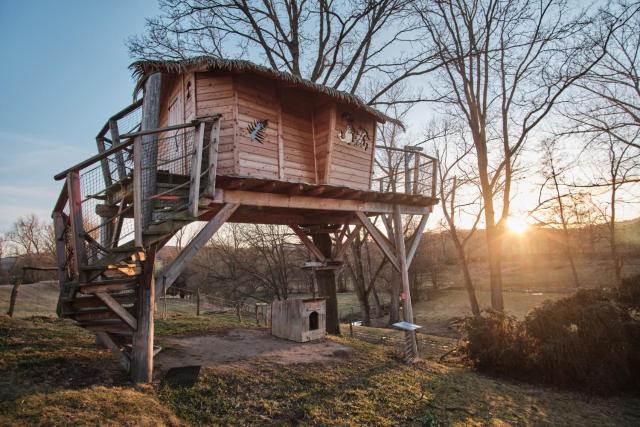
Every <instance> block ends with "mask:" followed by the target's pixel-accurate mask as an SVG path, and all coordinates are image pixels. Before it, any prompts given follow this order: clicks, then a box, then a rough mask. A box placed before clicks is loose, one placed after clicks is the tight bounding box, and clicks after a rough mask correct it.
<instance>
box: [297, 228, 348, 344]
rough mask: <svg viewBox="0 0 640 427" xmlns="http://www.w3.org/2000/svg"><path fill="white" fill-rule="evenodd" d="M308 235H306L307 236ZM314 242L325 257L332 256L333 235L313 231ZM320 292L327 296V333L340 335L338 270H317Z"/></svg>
mask: <svg viewBox="0 0 640 427" xmlns="http://www.w3.org/2000/svg"><path fill="white" fill-rule="evenodd" d="M305 237H306V236H305ZM311 238H312V239H313V244H314V246H315V247H317V248H318V249H319V250H320V251H321V253H322V255H323V256H324V257H325V258H330V257H331V252H332V250H331V246H332V244H331V237H329V234H327V233H326V232H325V233H323V232H318V233H313V234H312V235H311ZM314 274H315V275H317V276H316V279H317V283H318V294H319V295H320V296H321V297H325V298H327V302H326V310H327V317H326V322H327V323H326V329H327V333H329V334H332V335H340V316H339V313H338V296H337V294H336V270H316V271H314Z"/></svg>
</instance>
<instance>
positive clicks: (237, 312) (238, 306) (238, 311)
mask: <svg viewBox="0 0 640 427" xmlns="http://www.w3.org/2000/svg"><path fill="white" fill-rule="evenodd" d="M240 304H241V303H238V304H237V305H236V314H237V315H238V322H242V314H241V313H240Z"/></svg>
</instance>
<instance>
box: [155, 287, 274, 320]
mask: <svg viewBox="0 0 640 427" xmlns="http://www.w3.org/2000/svg"><path fill="white" fill-rule="evenodd" d="M172 293H173V294H174V295H170V294H167V295H163V296H161V297H160V299H159V300H158V304H157V307H158V312H159V315H160V316H163V317H164V316H166V314H167V313H171V312H174V313H182V314H190V315H196V316H199V315H202V314H215V315H218V316H223V317H228V318H230V319H232V320H237V321H239V322H242V321H248V322H256V324H257V325H258V326H270V325H271V304H267V303H262V302H255V303H249V302H246V301H237V300H231V299H226V298H221V297H216V296H213V295H208V294H205V293H202V292H200V291H199V290H196V291H191V290H187V289H172Z"/></svg>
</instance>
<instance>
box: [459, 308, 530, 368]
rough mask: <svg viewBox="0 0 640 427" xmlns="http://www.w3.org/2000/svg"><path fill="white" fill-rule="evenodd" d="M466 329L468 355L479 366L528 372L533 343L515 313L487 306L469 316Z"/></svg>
mask: <svg viewBox="0 0 640 427" xmlns="http://www.w3.org/2000/svg"><path fill="white" fill-rule="evenodd" d="M464 330H465V331H466V332H467V345H466V352H467V355H468V356H469V358H470V359H471V360H473V361H474V362H475V365H476V367H477V368H478V369H479V370H481V371H484V372H490V373H493V374H497V375H504V374H508V375H511V376H516V377H525V376H526V375H527V374H528V367H529V366H530V361H529V360H528V359H529V354H530V353H531V343H530V340H529V339H528V337H527V336H526V333H525V330H524V327H523V324H522V322H518V321H517V320H516V319H515V317H512V316H507V315H506V314H503V313H499V312H497V311H493V310H488V311H485V312H483V313H482V315H481V316H478V317H470V318H468V319H467V321H466V322H465V325H464Z"/></svg>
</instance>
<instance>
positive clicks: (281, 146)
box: [276, 93, 284, 180]
mask: <svg viewBox="0 0 640 427" xmlns="http://www.w3.org/2000/svg"><path fill="white" fill-rule="evenodd" d="M278 101H279V102H278V135H277V137H276V138H277V139H278V178H280V179H282V180H284V135H283V131H282V100H281V99H280V94H279V93H278Z"/></svg>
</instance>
